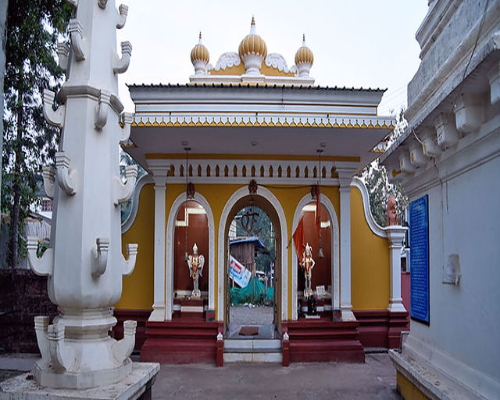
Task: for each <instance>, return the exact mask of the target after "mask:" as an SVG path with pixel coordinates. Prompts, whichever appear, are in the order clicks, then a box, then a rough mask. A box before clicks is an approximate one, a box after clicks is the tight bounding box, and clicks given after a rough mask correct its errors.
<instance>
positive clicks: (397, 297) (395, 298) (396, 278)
mask: <svg viewBox="0 0 500 400" xmlns="http://www.w3.org/2000/svg"><path fill="white" fill-rule="evenodd" d="M385 230H386V232H387V241H388V242H389V251H390V268H391V270H390V277H391V287H390V296H389V307H388V308H387V309H388V310H389V311H390V312H405V311H406V309H405V307H404V305H403V299H402V297H401V249H402V247H403V241H404V239H405V233H406V230H407V228H405V227H403V226H398V225H394V226H388V227H387V228H385Z"/></svg>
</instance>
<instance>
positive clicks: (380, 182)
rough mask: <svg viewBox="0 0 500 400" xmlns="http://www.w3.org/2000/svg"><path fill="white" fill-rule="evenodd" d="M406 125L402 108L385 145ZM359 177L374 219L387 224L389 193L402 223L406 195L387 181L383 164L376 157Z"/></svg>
mask: <svg viewBox="0 0 500 400" xmlns="http://www.w3.org/2000/svg"><path fill="white" fill-rule="evenodd" d="M407 126H408V123H407V122H406V120H405V119H404V110H403V109H401V110H400V112H399V114H398V116H397V123H396V128H395V129H394V131H392V132H391V134H390V135H389V136H388V137H387V142H386V145H387V147H389V146H390V145H391V144H392V143H394V141H395V140H396V139H397V138H398V137H399V136H401V135H402V133H403V132H404V130H405V129H406V127H407ZM360 177H361V179H362V180H363V181H364V182H365V184H366V187H367V189H368V193H369V195H370V208H371V211H372V214H373V218H374V219H375V221H376V222H377V223H378V224H379V225H380V226H386V225H387V199H388V198H389V196H390V195H393V196H394V197H395V198H396V206H397V210H398V220H399V223H400V224H403V223H404V215H405V212H406V210H407V208H408V197H407V196H406V195H405V194H404V192H403V187H402V186H401V184H400V183H397V184H390V183H389V180H388V176H387V170H386V169H385V167H384V166H383V165H380V164H379V160H378V159H376V160H375V161H373V162H372V163H371V164H368V165H367V166H366V168H365V169H364V170H363V171H362V172H361V174H360Z"/></svg>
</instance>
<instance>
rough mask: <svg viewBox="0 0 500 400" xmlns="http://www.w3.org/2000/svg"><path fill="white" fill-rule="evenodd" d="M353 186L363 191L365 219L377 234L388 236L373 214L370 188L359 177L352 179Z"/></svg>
mask: <svg viewBox="0 0 500 400" xmlns="http://www.w3.org/2000/svg"><path fill="white" fill-rule="evenodd" d="M351 186H354V187H355V188H357V189H359V191H360V192H361V197H362V199H363V210H364V212H365V219H366V222H367V223H368V226H369V227H370V229H371V231H372V232H373V233H374V234H375V235H377V236H380V237H382V238H386V237H387V232H386V231H385V229H384V228H382V227H381V226H380V225H379V224H377V222H376V221H375V218H373V214H372V211H371V208H370V195H369V194H368V189H367V188H366V186H365V184H364V183H363V181H362V180H361V179H359V178H357V177H354V178H353V179H352V182H351Z"/></svg>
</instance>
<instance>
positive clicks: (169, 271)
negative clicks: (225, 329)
mask: <svg viewBox="0 0 500 400" xmlns="http://www.w3.org/2000/svg"><path fill="white" fill-rule="evenodd" d="M190 200H193V201H196V202H197V203H199V204H200V205H201V206H202V207H203V208H204V209H205V212H206V213H207V219H208V246H209V247H208V260H209V263H208V265H209V270H208V308H209V309H211V310H213V309H214V305H215V224H214V215H213V213H212V209H211V208H210V204H209V203H208V201H207V200H206V199H205V197H203V196H202V195H201V194H199V193H198V192H196V193H195V194H194V197H193V198H192V199H190ZM185 201H186V194H185V193H181V194H180V195H179V196H178V197H177V198H176V199H175V201H174V203H173V204H172V207H171V208H170V213H169V214H168V223H167V268H166V278H167V279H166V285H165V292H166V293H165V298H166V304H165V319H166V320H167V321H170V320H171V319H172V313H173V306H174V239H175V238H174V236H175V220H176V219H177V214H178V212H179V208H180V207H181V205H182V204H183V203H184V202H185Z"/></svg>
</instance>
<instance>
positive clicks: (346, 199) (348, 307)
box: [339, 179, 356, 321]
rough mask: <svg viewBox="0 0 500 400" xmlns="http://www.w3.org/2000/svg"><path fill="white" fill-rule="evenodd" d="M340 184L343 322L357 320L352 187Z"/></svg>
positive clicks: (348, 184)
mask: <svg viewBox="0 0 500 400" xmlns="http://www.w3.org/2000/svg"><path fill="white" fill-rule="evenodd" d="M348 182H349V183H347V182H341V184H340V188H339V191H340V310H341V312H342V321H353V320H356V318H355V317H354V314H353V312H352V304H351V186H350V183H351V182H350V179H349V180H348Z"/></svg>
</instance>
